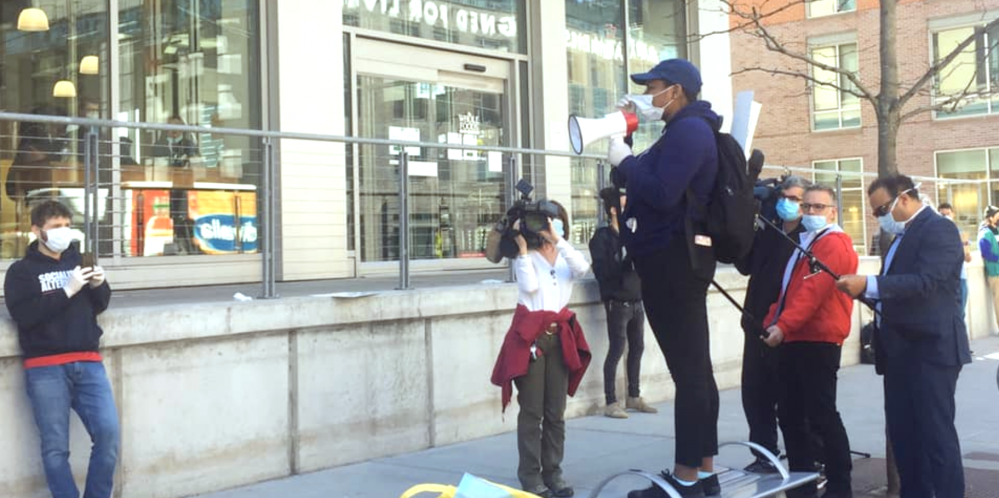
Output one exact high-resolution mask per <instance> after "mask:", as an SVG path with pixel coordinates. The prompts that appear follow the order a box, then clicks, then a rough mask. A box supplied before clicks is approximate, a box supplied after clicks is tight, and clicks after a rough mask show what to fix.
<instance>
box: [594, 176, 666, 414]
mask: <svg viewBox="0 0 999 498" xmlns="http://www.w3.org/2000/svg"><path fill="white" fill-rule="evenodd" d="M600 198H601V199H602V200H603V203H604V212H605V213H606V214H607V219H608V220H609V221H608V223H607V225H606V226H602V227H600V228H598V229H597V231H596V232H595V233H594V234H593V238H592V239H590V257H591V258H593V274H594V275H596V277H597V283H598V284H599V285H600V299H601V300H602V301H603V302H604V309H605V310H606V311H607V335H608V340H609V342H610V348H609V349H608V350H607V359H606V360H605V361H604V396H605V398H606V401H607V408H605V411H604V415H607V416H608V417H611V418H628V413H627V412H626V411H625V409H628V410H636V411H639V412H642V413H658V410H656V409H655V408H654V407H652V406H649V405H648V404H647V403H645V400H644V399H642V396H641V393H640V391H639V389H638V382H639V377H640V376H641V370H642V351H644V350H645V338H644V337H643V336H644V335H645V310H644V308H642V282H641V281H640V280H639V279H638V273H637V272H635V264H634V263H633V262H632V261H631V258H629V257H628V255H627V251H626V250H625V249H624V243H622V242H621V238H620V233H621V226H620V225H619V224H618V214H619V213H620V212H621V210H622V209H624V206H625V205H626V204H627V196H625V195H624V194H623V193H621V191H620V190H618V189H616V188H605V189H603V190H601V191H600ZM625 344H627V346H628V364H627V372H628V400H627V401H626V402H625V406H624V407H621V405H620V404H618V402H617V395H616V393H615V392H614V391H615V389H614V384H615V382H616V379H617V364H618V362H619V361H621V356H622V355H623V354H624V347H625Z"/></svg>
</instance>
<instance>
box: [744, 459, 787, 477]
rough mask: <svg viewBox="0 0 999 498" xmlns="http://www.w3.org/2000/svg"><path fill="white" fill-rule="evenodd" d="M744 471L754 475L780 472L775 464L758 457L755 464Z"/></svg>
mask: <svg viewBox="0 0 999 498" xmlns="http://www.w3.org/2000/svg"><path fill="white" fill-rule="evenodd" d="M743 470H745V471H746V472H752V473H754V474H777V473H779V472H780V471H779V470H777V467H775V466H774V464H773V462H771V461H770V460H767V459H766V458H763V457H757V458H756V461H755V462H753V463H751V464H749V465H747V466H746V468H745V469H743Z"/></svg>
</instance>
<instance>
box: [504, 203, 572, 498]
mask: <svg viewBox="0 0 999 498" xmlns="http://www.w3.org/2000/svg"><path fill="white" fill-rule="evenodd" d="M539 204H541V209H542V210H543V211H544V212H546V213H550V214H552V215H553V217H552V218H550V219H548V224H547V228H545V229H544V230H541V231H540V232H538V233H537V235H538V245H537V246H529V245H528V239H527V238H525V237H524V235H522V234H520V233H518V234H517V235H516V237H515V240H516V243H517V246H518V248H519V255H518V256H517V258H516V260H515V261H514V268H515V270H516V274H517V289H518V296H517V311H516V312H515V313H514V316H513V323H512V324H511V325H510V330H509V331H508V332H507V334H506V338H505V339H504V341H503V347H502V349H501V350H500V354H499V358H497V361H496V366H495V368H494V370H493V376H492V382H493V383H494V384H496V385H499V386H501V387H502V388H503V407H504V409H505V408H506V405H507V404H508V403H509V402H510V397H511V395H512V387H511V385H510V384H511V381H512V382H513V383H515V384H516V385H517V403H518V404H519V405H520V413H519V414H518V415H517V449H518V452H519V455H520V463H519V465H518V468H517V477H518V478H519V479H520V484H521V486H522V487H523V489H524V490H525V491H528V492H530V493H534V494H536V495H538V496H540V497H542V498H549V497H560V498H564V497H569V496H573V494H574V491H573V489H572V487H571V486H569V485H568V484H567V483H566V481H565V479H564V478H563V477H562V468H561V464H562V455H563V452H564V449H565V405H566V395H567V394H568V395H570V396H571V395H573V394H575V391H576V388H577V387H578V386H579V382H580V380H581V379H582V377H583V372H585V371H586V367H587V366H588V365H589V363H590V350H589V346H588V345H587V344H586V338H585V337H584V336H583V330H582V328H581V327H580V325H579V322H578V320H577V319H576V315H575V313H573V312H572V311H570V310H569V308H567V306H568V304H569V297H570V296H571V295H572V287H573V283H574V282H575V281H576V280H578V279H579V278H582V277H583V276H584V275H586V273H587V271H589V269H590V265H589V263H587V262H586V259H585V257H584V256H583V254H582V253H580V252H579V251H578V250H576V248H574V247H573V246H572V244H570V243H569V242H567V241H566V240H565V237H566V235H567V232H566V231H565V229H566V227H567V226H568V216H567V214H566V212H565V209H564V208H562V206H561V205H559V204H558V203H555V202H552V201H540V202H539ZM521 224H526V225H531V224H532V223H530V222H529V221H528V220H526V219H520V220H517V221H516V222H515V223H514V229H515V230H518V231H519V230H520V225H521ZM532 238H533V237H532Z"/></svg>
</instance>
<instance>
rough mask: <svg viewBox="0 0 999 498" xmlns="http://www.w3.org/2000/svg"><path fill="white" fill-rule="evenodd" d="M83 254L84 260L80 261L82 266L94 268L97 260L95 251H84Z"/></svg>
mask: <svg viewBox="0 0 999 498" xmlns="http://www.w3.org/2000/svg"><path fill="white" fill-rule="evenodd" d="M82 256H83V261H82V262H81V263H80V267H81V268H93V267H94V265H95V264H96V261H94V259H95V258H94V255H93V253H89V252H86V253H83V255H82Z"/></svg>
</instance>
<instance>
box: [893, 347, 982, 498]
mask: <svg viewBox="0 0 999 498" xmlns="http://www.w3.org/2000/svg"><path fill="white" fill-rule="evenodd" d="M960 373H961V367H960V366H954V367H946V366H937V365H931V364H929V363H927V362H925V361H923V360H922V359H919V358H909V357H900V358H891V359H888V360H887V361H886V365H885V379H884V384H885V419H886V421H887V422H888V435H889V437H890V438H891V445H892V450H893V451H894V453H895V463H896V465H897V466H898V476H899V480H900V481H901V484H902V490H901V491H902V496H904V497H905V498H931V497H933V496H936V497H937V498H943V497H945V496H958V497H962V496H964V468H963V467H962V464H961V443H960V441H959V440H958V436H957V428H956V427H955V426H954V415H955V413H956V410H955V405H954V391H955V389H956V387H957V378H958V374H960ZM990 394H991V393H990Z"/></svg>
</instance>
